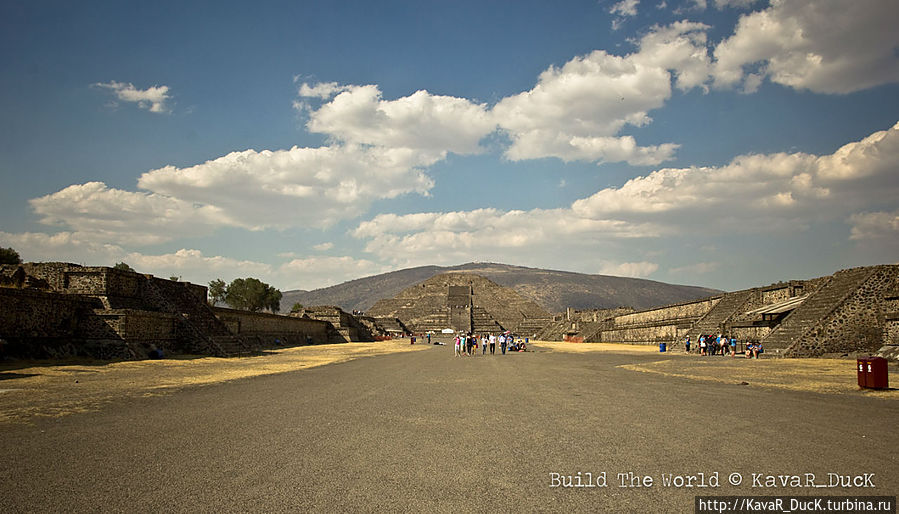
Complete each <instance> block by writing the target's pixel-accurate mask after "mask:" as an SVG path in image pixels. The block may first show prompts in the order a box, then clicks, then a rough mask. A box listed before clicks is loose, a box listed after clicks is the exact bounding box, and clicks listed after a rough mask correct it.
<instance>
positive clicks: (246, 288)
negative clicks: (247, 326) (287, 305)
mask: <svg viewBox="0 0 899 514" xmlns="http://www.w3.org/2000/svg"><path fill="white" fill-rule="evenodd" d="M225 301H226V302H228V305H230V306H231V307H234V308H235V309H241V310H245V311H252V312H258V311H261V310H263V309H268V310H270V311H272V312H278V311H279V310H281V291H278V290H277V289H275V288H274V287H272V286H270V285H268V284H266V283H265V282H262V281H260V280H259V279H255V278H252V277H250V278H236V279H234V280H233V281H231V283H230V284H228V288H227V291H226V293H225Z"/></svg>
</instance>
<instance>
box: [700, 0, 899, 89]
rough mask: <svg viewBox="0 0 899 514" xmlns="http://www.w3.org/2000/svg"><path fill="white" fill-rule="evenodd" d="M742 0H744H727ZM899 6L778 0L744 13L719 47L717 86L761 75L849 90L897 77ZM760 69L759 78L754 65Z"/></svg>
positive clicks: (881, 0)
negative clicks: (759, 8)
mask: <svg viewBox="0 0 899 514" xmlns="http://www.w3.org/2000/svg"><path fill="white" fill-rule="evenodd" d="M722 3H727V4H742V3H743V2H722ZM897 26H899V9H897V8H896V3H895V1H894V0H860V1H858V2H854V3H853V4H852V6H851V8H847V6H846V3H845V2H842V1H840V0H791V1H786V0H772V2H771V6H770V7H768V8H766V9H763V10H761V11H757V12H753V13H750V14H746V15H743V16H741V17H740V20H739V22H738V23H737V27H736V29H735V31H734V34H733V35H732V36H730V37H729V38H727V39H725V40H724V41H722V42H721V43H719V44H718V46H717V47H716V48H715V51H714V54H715V59H716V63H715V70H714V78H715V84H716V86H718V87H732V86H735V85H740V84H741V83H743V82H744V81H746V80H748V81H749V83H748V84H747V86H749V87H746V88H744V89H745V90H746V91H748V92H752V91H753V90H754V89H755V88H757V87H758V83H759V82H760V77H762V76H763V77H767V78H769V79H770V80H771V81H773V82H775V83H778V84H781V85H784V86H788V87H791V88H794V89H800V90H802V89H808V90H811V91H813V92H816V93H851V92H853V91H860V90H863V89H867V88H870V87H874V86H878V85H881V84H888V83H895V82H897V81H899V65H897V57H896V48H897V47H899V31H897V30H896V27H897ZM755 68H758V69H759V74H758V76H755V77H754V76H753V75H752V71H750V70H752V69H755Z"/></svg>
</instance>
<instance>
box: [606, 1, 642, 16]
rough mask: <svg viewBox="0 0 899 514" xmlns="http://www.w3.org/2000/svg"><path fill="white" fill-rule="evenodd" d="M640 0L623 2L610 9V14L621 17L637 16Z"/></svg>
mask: <svg viewBox="0 0 899 514" xmlns="http://www.w3.org/2000/svg"><path fill="white" fill-rule="evenodd" d="M639 3H640V0H621V1H620V2H618V3H617V4H615V5H613V6H612V7H611V8H610V9H609V14H617V15H619V16H636V15H637V5H638V4H639Z"/></svg>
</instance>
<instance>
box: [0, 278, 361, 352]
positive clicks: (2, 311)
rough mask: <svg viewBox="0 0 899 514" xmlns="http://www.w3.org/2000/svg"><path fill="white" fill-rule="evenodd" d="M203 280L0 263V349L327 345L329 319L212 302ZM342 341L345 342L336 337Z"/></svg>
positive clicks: (237, 348)
mask: <svg viewBox="0 0 899 514" xmlns="http://www.w3.org/2000/svg"><path fill="white" fill-rule="evenodd" d="M206 298H207V290H206V287H204V286H199V285H196V284H191V283H189V282H179V281H172V280H165V279H161V278H156V277H154V276H152V275H143V274H140V273H135V272H132V271H126V270H119V269H114V268H109V267H102V266H79V265H77V264H70V263H60V262H49V263H26V264H23V265H21V266H10V265H3V266H0V340H2V344H0V350H2V352H3V354H4V355H10V356H18V357H36V358H43V357H62V356H69V355H82V356H90V357H98V358H104V359H112V358H115V359H140V358H146V357H147V356H148V354H149V353H150V352H151V351H153V350H162V351H163V352H164V353H188V354H199V355H216V356H229V355H240V354H245V353H249V352H252V351H255V350H258V349H261V348H265V347H272V346H277V345H295V344H307V343H325V342H328V341H331V340H333V337H332V335H333V334H334V333H337V332H338V331H337V329H335V328H334V327H333V326H332V325H331V324H330V323H329V322H328V321H323V320H316V319H309V318H305V319H304V318H291V317H288V316H277V315H274V314H266V313H253V312H247V311H235V310H232V309H220V308H212V307H210V306H209V305H208V304H207V300H206ZM341 340H344V339H343V338H341Z"/></svg>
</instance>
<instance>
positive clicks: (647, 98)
mask: <svg viewBox="0 0 899 514" xmlns="http://www.w3.org/2000/svg"><path fill="white" fill-rule="evenodd" d="M706 28H707V27H706V26H705V25H702V24H698V23H690V22H678V23H674V24H672V25H670V26H667V27H654V28H653V30H651V31H650V32H649V33H647V34H646V35H645V36H644V37H643V38H642V39H641V40H640V42H639V44H638V47H639V51H638V52H636V53H633V54H629V55H627V56H624V57H621V56H616V55H610V54H608V53H606V52H604V51H602V50H596V51H594V52H592V53H590V54H588V55H586V56H583V57H576V58H574V59H572V60H570V61H568V62H567V63H565V64H564V65H563V66H562V67H561V68H556V67H550V68H549V69H547V70H546V71H544V72H543V73H541V74H540V77H539V80H538V82H537V85H536V86H535V87H534V88H533V89H531V90H530V91H525V92H523V93H520V94H518V95H515V96H510V97H506V98H504V99H503V100H501V101H500V102H499V103H497V105H496V106H495V107H494V108H493V113H494V115H495V119H496V121H497V123H498V124H499V126H500V127H501V128H502V129H504V130H505V131H506V132H507V133H508V135H509V137H510V138H511V139H512V145H511V146H510V147H509V148H508V150H507V151H506V157H508V158H509V159H511V160H523V159H535V158H541V157H557V158H559V159H562V160H565V161H571V160H582V161H596V162H606V161H608V162H628V163H630V164H634V165H654V164H659V163H661V162H664V161H666V160H669V159H671V158H672V156H673V153H674V151H675V149H676V148H677V145H676V144H672V143H665V144H661V145H653V146H638V145H637V143H636V140H635V139H634V138H633V137H632V136H620V135H619V132H620V131H621V130H622V129H623V128H624V127H625V126H627V125H630V126H634V127H640V126H643V125H646V124H648V123H650V122H651V121H652V120H651V118H650V117H649V114H648V113H649V111H651V110H653V109H657V108H659V107H661V106H662V105H664V103H665V101H666V100H667V99H668V98H669V97H670V96H671V81H672V76H673V77H675V82H676V84H677V86H678V87H679V88H681V89H683V90H687V89H690V88H692V87H697V86H701V85H702V84H703V82H704V81H705V79H706V77H707V76H708V72H707V70H708V66H709V64H708V52H707V49H706V46H705V41H706V36H705V32H704V31H705V29H706ZM669 70H671V71H669Z"/></svg>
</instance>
